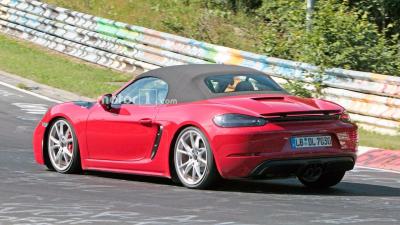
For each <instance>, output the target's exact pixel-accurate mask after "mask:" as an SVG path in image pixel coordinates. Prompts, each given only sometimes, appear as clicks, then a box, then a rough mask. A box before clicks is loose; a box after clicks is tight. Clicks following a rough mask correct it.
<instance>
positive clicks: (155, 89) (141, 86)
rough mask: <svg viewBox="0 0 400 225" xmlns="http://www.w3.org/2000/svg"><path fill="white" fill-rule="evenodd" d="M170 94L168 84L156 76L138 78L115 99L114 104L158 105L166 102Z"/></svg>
mask: <svg viewBox="0 0 400 225" xmlns="http://www.w3.org/2000/svg"><path fill="white" fill-rule="evenodd" d="M167 94H168V84H167V83H166V82H165V81H163V80H161V79H158V78H155V77H145V78H141V79H139V80H136V81H135V82H133V83H132V84H130V85H129V86H128V87H126V88H125V89H124V90H122V91H121V92H120V93H119V94H118V95H117V96H116V98H115V99H114V102H113V103H114V104H136V105H156V104H164V101H165V99H166V97H167Z"/></svg>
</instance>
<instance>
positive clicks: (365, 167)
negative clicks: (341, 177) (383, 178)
mask: <svg viewBox="0 0 400 225" xmlns="http://www.w3.org/2000/svg"><path fill="white" fill-rule="evenodd" d="M355 168H361V169H370V170H376V171H380V172H387V173H396V174H400V171H394V170H387V169H380V168H373V167H368V166H358V165H357V164H356V166H355Z"/></svg>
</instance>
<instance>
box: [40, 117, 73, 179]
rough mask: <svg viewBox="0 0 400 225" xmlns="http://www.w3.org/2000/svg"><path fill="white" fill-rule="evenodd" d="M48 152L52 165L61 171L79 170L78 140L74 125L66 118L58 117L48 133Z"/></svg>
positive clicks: (71, 171)
mask: <svg viewBox="0 0 400 225" xmlns="http://www.w3.org/2000/svg"><path fill="white" fill-rule="evenodd" d="M47 151H48V152H47V153H48V157H49V161H50V162H51V166H52V167H53V168H54V169H55V170H56V171H57V172H60V173H75V172H79V171H80V168H81V165H80V157H79V149H78V140H77V138H76V134H75V131H74V129H73V127H72V125H71V124H70V123H69V122H68V121H67V120H65V119H62V118H60V119H57V120H56V121H54V122H53V123H52V125H51V127H50V131H49V133H48V135H47Z"/></svg>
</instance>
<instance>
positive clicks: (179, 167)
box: [174, 127, 219, 189]
mask: <svg viewBox="0 0 400 225" xmlns="http://www.w3.org/2000/svg"><path fill="white" fill-rule="evenodd" d="M174 166H175V170H176V174H177V176H178V178H179V180H180V182H181V183H182V184H183V185H184V186H186V187H189V188H197V189H205V188H208V187H210V186H211V185H212V184H213V183H214V182H215V181H216V180H217V179H218V177H219V174H218V171H217V168H216V166H215V162H214V156H213V153H212V151H211V147H210V144H209V142H208V140H207V138H206V137H205V135H204V134H203V133H202V132H201V131H200V130H199V129H197V128H195V127H188V128H186V129H184V130H183V131H182V132H181V133H180V134H179V136H178V138H177V141H176V143H175V148H174Z"/></svg>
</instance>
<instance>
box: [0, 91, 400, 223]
mask: <svg viewBox="0 0 400 225" xmlns="http://www.w3.org/2000/svg"><path fill="white" fill-rule="evenodd" d="M51 104H54V103H51V102H47V101H45V100H41V99H39V98H36V97H33V96H30V95H27V94H25V93H22V92H19V91H16V90H13V89H10V88H8V87H4V86H1V85H0V225H2V224H7V225H8V224H286V225H289V224H380V225H384V224H400V174H398V173H389V172H384V171H377V170H371V169H362V168H356V169H355V170H353V171H351V172H349V173H348V174H347V175H346V177H345V178H344V180H343V182H342V183H340V184H339V185H337V186H336V187H335V188H332V189H329V190H326V191H315V190H309V189H306V188H304V187H303V186H302V185H301V184H300V183H299V182H298V181H297V180H296V179H284V180H270V181H257V182H255V181H226V182H223V183H222V184H221V185H220V186H219V187H218V188H216V189H215V190H207V191H200V190H189V189H186V188H183V187H180V186H176V185H174V184H173V183H172V182H171V181H169V180H168V179H161V178H151V177H144V176H134V175H117V174H111V173H100V172H85V174H83V175H62V174H58V173H55V172H51V171H48V170H46V168H45V167H43V166H39V165H36V164H35V162H34V160H33V154H32V149H31V148H32V147H31V139H32V131H33V129H34V126H35V125H36V123H37V121H38V120H39V119H40V117H41V113H43V112H44V110H45V108H46V107H48V106H50V105H51Z"/></svg>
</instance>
